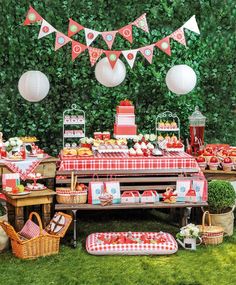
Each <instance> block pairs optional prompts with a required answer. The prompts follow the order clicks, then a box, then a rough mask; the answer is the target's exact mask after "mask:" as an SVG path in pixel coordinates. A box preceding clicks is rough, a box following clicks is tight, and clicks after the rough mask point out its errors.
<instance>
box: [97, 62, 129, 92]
mask: <svg viewBox="0 0 236 285" xmlns="http://www.w3.org/2000/svg"><path fill="white" fill-rule="evenodd" d="M125 76H126V68H125V65H124V63H123V62H122V61H121V60H120V59H118V60H117V62H116V65H115V66H114V68H113V69H112V67H111V65H110V63H109V61H108V59H107V57H104V58H103V59H101V60H100V61H99V62H98V63H97V65H96V68H95V77H96V78H97V81H99V82H100V83H101V84H102V85H104V86H106V87H115V86H117V85H119V84H121V82H122V81H123V80H124V79H125Z"/></svg>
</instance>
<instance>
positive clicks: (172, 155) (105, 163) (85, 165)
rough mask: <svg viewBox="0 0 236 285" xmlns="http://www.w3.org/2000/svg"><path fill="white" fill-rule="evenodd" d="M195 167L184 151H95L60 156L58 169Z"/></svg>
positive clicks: (196, 166) (191, 158) (194, 163)
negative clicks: (141, 154) (137, 153)
mask: <svg viewBox="0 0 236 285" xmlns="http://www.w3.org/2000/svg"><path fill="white" fill-rule="evenodd" d="M183 168H187V169H188V168H197V169H199V167H198V164H197V162H196V161H195V159H194V158H193V157H192V156H191V155H189V154H187V153H185V152H179V153H176V152H169V153H166V154H165V155H164V156H158V157H157V156H151V157H132V156H129V155H128V154H125V153H110V154H107V153H106V154H105V153H103V154H99V153H96V154H94V156H92V157H79V158H76V159H75V158H74V159H72V158H70V159H69V158H66V159H65V158H62V159H61V162H60V167H59V170H60V171H76V170H78V171H79V170H81V171H86V170H143V169H144V170H145V169H149V170H151V169H183Z"/></svg>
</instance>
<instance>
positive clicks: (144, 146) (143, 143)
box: [141, 142, 147, 150]
mask: <svg viewBox="0 0 236 285" xmlns="http://www.w3.org/2000/svg"><path fill="white" fill-rule="evenodd" d="M141 149H142V150H147V145H146V144H145V142H142V143H141Z"/></svg>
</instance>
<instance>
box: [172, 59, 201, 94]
mask: <svg viewBox="0 0 236 285" xmlns="http://www.w3.org/2000/svg"><path fill="white" fill-rule="evenodd" d="M196 82H197V76H196V73H195V72H194V70H193V69H192V68H191V67H190V66H188V65H185V64H180V65H175V66H173V67H171V69H169V71H168V72H167V74H166V85H167V87H168V88H169V90H170V91H172V92H173V93H175V94H178V95H184V94H187V93H189V92H190V91H192V90H193V88H194V87H195V85H196Z"/></svg>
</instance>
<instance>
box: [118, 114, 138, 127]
mask: <svg viewBox="0 0 236 285" xmlns="http://www.w3.org/2000/svg"><path fill="white" fill-rule="evenodd" d="M116 124H117V125H128V126H129V125H135V115H116Z"/></svg>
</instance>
